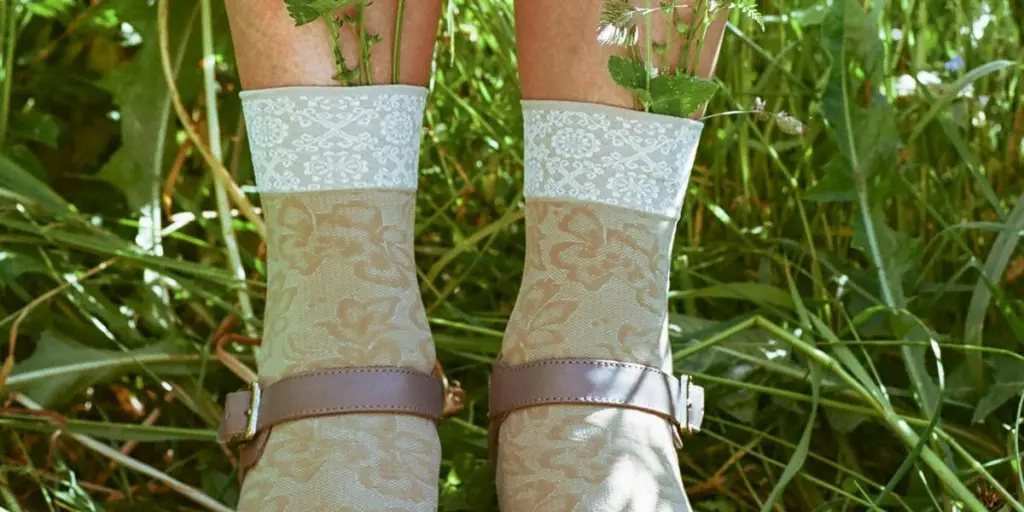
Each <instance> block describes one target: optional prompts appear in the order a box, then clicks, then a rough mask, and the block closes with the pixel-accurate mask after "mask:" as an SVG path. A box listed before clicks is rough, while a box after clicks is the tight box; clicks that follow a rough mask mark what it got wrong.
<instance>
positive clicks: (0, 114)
mask: <svg viewBox="0 0 1024 512" xmlns="http://www.w3.org/2000/svg"><path fill="white" fill-rule="evenodd" d="M0 6H2V7H0V30H2V31H3V32H2V34H3V37H2V38H0V43H2V44H3V45H4V48H3V51H4V70H3V73H4V79H3V91H0V148H3V147H4V146H5V145H6V144H7V124H8V117H10V114H11V84H12V83H14V46H15V44H16V43H17V42H18V34H17V19H18V16H17V14H18V13H17V6H16V5H14V2H13V1H12V0H3V3H2V4H0Z"/></svg>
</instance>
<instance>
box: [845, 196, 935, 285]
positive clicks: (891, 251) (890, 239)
mask: <svg viewBox="0 0 1024 512" xmlns="http://www.w3.org/2000/svg"><path fill="white" fill-rule="evenodd" d="M870 217H871V224H872V225H873V226H874V231H875V241H876V243H877V244H878V250H879V252H880V253H881V257H882V261H881V262H876V263H879V264H881V265H882V266H883V267H884V268H885V270H886V277H887V279H888V285H889V289H890V290H892V292H893V294H894V295H895V296H896V297H895V302H896V303H897V304H905V303H906V298H905V295H904V292H903V280H904V278H905V277H906V275H907V274H908V273H910V272H912V271H914V270H915V269H916V267H917V262H918V261H920V259H921V252H922V246H921V241H920V240H918V239H916V238H913V237H911V236H908V235H906V234H903V233H900V232H898V231H895V230H893V229H892V228H890V227H889V225H888V223H887V222H886V219H885V214H884V212H883V211H882V209H881V207H876V208H874V209H873V210H872V211H871V214H870ZM853 246H854V247H856V248H857V249H860V250H861V251H862V252H863V253H864V254H865V256H866V257H868V258H873V255H872V253H871V249H870V247H869V241H868V238H867V229H866V228H865V225H864V220H863V216H861V215H858V216H856V217H855V218H854V221H853Z"/></svg>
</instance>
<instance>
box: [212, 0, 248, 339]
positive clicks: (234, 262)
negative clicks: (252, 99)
mask: <svg viewBox="0 0 1024 512" xmlns="http://www.w3.org/2000/svg"><path fill="white" fill-rule="evenodd" d="M199 7H200V24H201V25H202V32H203V60H202V63H203V90H204V92H205V94H206V134H207V137H208V138H209V144H210V154H212V155H213V158H214V159H216V161H217V162H223V161H224V152H223V150H222V148H221V140H220V138H221V137H220V114H219V113H218V112H217V78H216V75H215V71H216V70H215V69H214V68H215V65H216V57H215V55H214V51H213V19H212V18H213V16H212V15H211V13H210V0H200V2H199ZM213 190H214V196H215V197H216V200H217V218H218V219H219V220H220V230H221V236H222V237H223V238H224V248H225V250H226V251H227V254H228V266H229V267H230V268H231V273H232V274H234V276H235V278H236V279H237V280H238V306H239V308H241V310H242V321H243V322H244V323H245V329H246V334H248V335H249V336H256V330H255V328H254V327H253V318H255V317H254V315H253V309H252V302H251V301H250V300H249V287H248V285H247V284H246V279H245V267H244V266H243V265H242V257H241V255H240V254H239V251H238V239H237V238H235V229H234V227H233V225H232V224H233V222H232V219H231V202H230V201H229V199H228V193H227V190H226V189H225V188H224V185H223V184H222V183H220V182H219V181H217V180H216V179H215V180H213Z"/></svg>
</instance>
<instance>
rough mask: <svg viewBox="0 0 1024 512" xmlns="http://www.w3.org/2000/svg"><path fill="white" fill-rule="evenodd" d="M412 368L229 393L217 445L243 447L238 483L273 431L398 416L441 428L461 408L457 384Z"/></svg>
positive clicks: (341, 372) (305, 378)
mask: <svg viewBox="0 0 1024 512" xmlns="http://www.w3.org/2000/svg"><path fill="white" fill-rule="evenodd" d="M439 370H440V365H435V367H434V373H433V374H430V373H424V372H421V371H417V370H412V369H409V368H394V367H378V366H370V367H350V368H338V369H332V370H323V371H317V372H311V373H305V374H299V375H293V376H290V377H285V378H283V379H281V380H278V381H277V382H274V383H273V384H269V385H267V386H265V387H264V386H261V385H260V384H259V383H257V382H252V383H251V384H250V386H249V389H248V390H243V391H237V392H234V393H228V395H227V398H226V400H225V404H224V415H223V416H222V418H221V423H220V429H219V430H218V432H217V441H218V442H220V443H221V444H223V445H240V447H241V457H240V460H239V469H238V477H239V482H242V481H244V479H245V475H246V473H248V472H249V471H250V470H251V469H252V468H253V467H255V466H256V463H257V462H259V460H260V457H261V456H262V455H263V450H264V448H266V445H267V440H268V439H269V438H270V431H271V430H272V429H273V427H274V426H275V425H279V424H281V423H285V422H289V421H295V420H298V419H303V418H312V417H317V416H334V415H339V414H365V413H394V414H410V415H414V416H421V417H423V418H427V419H429V420H432V421H434V422H435V423H436V422H440V421H441V419H443V417H444V416H445V415H448V414H454V413H455V412H458V410H459V409H461V408H462V400H463V398H464V394H463V392H462V389H461V388H460V387H459V384H458V382H454V381H453V383H452V385H449V384H448V381H447V379H446V378H445V377H444V374H443V372H440V371H439Z"/></svg>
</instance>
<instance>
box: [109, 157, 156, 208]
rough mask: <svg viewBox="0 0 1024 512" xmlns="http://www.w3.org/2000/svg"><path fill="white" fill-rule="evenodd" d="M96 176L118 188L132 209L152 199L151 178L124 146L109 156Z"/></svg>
mask: <svg viewBox="0 0 1024 512" xmlns="http://www.w3.org/2000/svg"><path fill="white" fill-rule="evenodd" d="M96 177H97V178H100V179H102V180H104V181H106V182H108V183H110V184H111V185H113V186H114V187H116V188H117V189H118V190H120V191H121V193H123V194H124V198H125V202H127V203H128V207H129V208H131V210H132V211H136V212H137V211H139V210H141V209H142V208H143V207H144V206H146V205H147V204H149V203H150V202H151V201H152V197H151V196H152V193H153V191H152V186H153V183H152V180H151V179H150V177H149V176H148V173H147V172H146V171H145V170H144V169H143V168H142V167H139V166H138V165H136V162H135V161H134V160H133V159H132V158H131V155H130V154H129V152H128V151H127V150H126V149H125V147H124V146H121V147H120V148H118V149H117V151H115V152H114V154H113V155H111V156H110V159H109V160H107V163H106V164H104V165H103V168H102V169H100V172H99V173H97V174H96Z"/></svg>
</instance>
